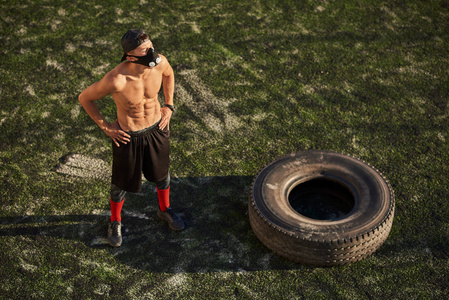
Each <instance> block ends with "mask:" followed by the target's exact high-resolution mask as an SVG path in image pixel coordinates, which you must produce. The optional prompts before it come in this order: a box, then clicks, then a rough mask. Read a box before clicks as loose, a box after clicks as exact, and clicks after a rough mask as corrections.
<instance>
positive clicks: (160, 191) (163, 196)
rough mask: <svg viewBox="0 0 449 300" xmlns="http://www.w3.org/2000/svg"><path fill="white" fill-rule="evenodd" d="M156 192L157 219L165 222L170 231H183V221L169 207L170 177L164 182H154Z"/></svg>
mask: <svg viewBox="0 0 449 300" xmlns="http://www.w3.org/2000/svg"><path fill="white" fill-rule="evenodd" d="M156 190H157V196H158V200H159V209H160V211H159V212H158V213H157V216H158V217H159V219H161V220H163V221H165V222H167V223H168V226H169V227H170V228H171V229H172V230H183V229H184V228H185V224H184V221H183V220H182V219H181V218H180V217H179V216H178V215H176V214H175V212H174V211H173V210H172V209H171V207H170V175H168V176H167V178H166V179H165V180H164V181H161V182H156Z"/></svg>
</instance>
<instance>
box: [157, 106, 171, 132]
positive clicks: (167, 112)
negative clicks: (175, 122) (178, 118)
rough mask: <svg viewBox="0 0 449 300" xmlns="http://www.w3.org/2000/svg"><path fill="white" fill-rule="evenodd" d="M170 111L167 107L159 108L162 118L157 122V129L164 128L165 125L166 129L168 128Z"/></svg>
mask: <svg viewBox="0 0 449 300" xmlns="http://www.w3.org/2000/svg"><path fill="white" fill-rule="evenodd" d="M172 113H173V112H172V111H171V109H170V108H168V107H162V108H161V114H162V119H161V122H160V123H159V129H161V130H164V129H165V127H167V129H169V130H170V118H171V115H172Z"/></svg>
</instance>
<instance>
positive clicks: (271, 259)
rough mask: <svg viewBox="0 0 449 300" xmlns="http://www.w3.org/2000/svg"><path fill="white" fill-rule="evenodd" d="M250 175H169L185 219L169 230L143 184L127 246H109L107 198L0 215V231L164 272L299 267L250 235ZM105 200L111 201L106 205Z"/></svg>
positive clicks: (130, 206)
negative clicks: (82, 207) (102, 252)
mask: <svg viewBox="0 0 449 300" xmlns="http://www.w3.org/2000/svg"><path fill="white" fill-rule="evenodd" d="M251 182H252V177H243V176H229V177H205V178H172V187H171V204H172V206H173V207H174V209H175V210H176V211H178V212H179V213H180V214H181V216H182V217H183V218H184V220H185V222H186V229H185V230H183V231H181V232H174V231H171V230H170V229H169V228H168V226H167V225H166V224H165V223H163V222H162V221H160V220H159V219H158V218H157V217H156V213H157V209H158V204H157V196H156V193H155V188H154V186H153V185H152V184H150V183H144V185H143V190H142V193H138V194H131V193H128V194H127V196H126V199H125V204H124V207H123V211H122V223H123V227H122V235H123V243H122V246H121V247H119V248H112V247H110V246H109V245H108V244H107V239H106V233H107V224H108V220H109V213H108V202H107V201H106V200H105V213H104V214H99V215H98V214H97V215H94V214H92V215H64V216H56V215H50V216H21V217H3V218H0V236H31V237H53V238H55V242H60V241H61V240H62V239H68V240H73V241H75V242H80V243H83V244H84V245H85V246H87V247H91V248H98V249H107V250H108V251H109V252H110V253H111V255H113V256H114V257H115V258H116V259H118V260H119V261H121V262H122V263H124V264H126V265H128V266H131V267H133V268H136V269H140V270H149V271H153V272H163V273H181V272H189V273H205V272H215V271H256V270H270V269H285V270H289V269H298V268H301V266H300V265H298V264H294V263H291V262H289V261H287V260H286V259H283V258H281V257H279V256H277V255H275V254H274V253H272V252H271V251H270V250H268V249H267V248H266V247H265V246H263V245H262V244H261V243H260V242H259V240H258V239H257V237H256V236H255V235H254V234H253V231H252V229H251V226H250V223H249V219H248V209H247V205H248V195H249V192H250V187H251ZM106 203H107V204H106Z"/></svg>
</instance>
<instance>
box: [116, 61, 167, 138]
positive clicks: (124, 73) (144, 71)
mask: <svg viewBox="0 0 449 300" xmlns="http://www.w3.org/2000/svg"><path fill="white" fill-rule="evenodd" d="M164 63H167V62H166V60H163V62H162V63H161V64H159V65H158V66H156V67H154V68H147V67H142V66H139V65H136V64H133V63H130V62H123V63H121V64H120V65H118V66H117V67H116V68H115V69H114V70H112V71H111V77H112V80H113V81H114V86H115V87H116V91H115V92H113V93H111V96H112V98H113V99H114V101H115V104H116V106H117V119H118V122H119V124H120V127H121V128H122V129H123V130H125V131H137V130H141V129H144V128H147V127H150V126H151V125H153V124H155V123H156V122H158V121H159V120H160V119H161V106H160V104H159V101H158V92H159V90H160V88H161V84H162V71H161V70H163V68H164V66H163V64H164Z"/></svg>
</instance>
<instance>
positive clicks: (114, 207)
mask: <svg viewBox="0 0 449 300" xmlns="http://www.w3.org/2000/svg"><path fill="white" fill-rule="evenodd" d="M124 202H125V198H123V200H122V202H119V203H117V202H114V201H112V199H111V222H114V221H118V222H121V221H122V218H121V216H120V213H121V212H122V207H123V203H124Z"/></svg>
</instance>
